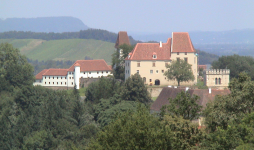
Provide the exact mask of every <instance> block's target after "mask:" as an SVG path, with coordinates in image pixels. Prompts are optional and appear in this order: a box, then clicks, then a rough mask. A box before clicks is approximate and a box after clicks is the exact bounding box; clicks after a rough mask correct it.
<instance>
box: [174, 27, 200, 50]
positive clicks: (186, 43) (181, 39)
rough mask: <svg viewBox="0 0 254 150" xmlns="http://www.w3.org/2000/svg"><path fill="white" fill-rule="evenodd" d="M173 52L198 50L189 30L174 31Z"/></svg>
mask: <svg viewBox="0 0 254 150" xmlns="http://www.w3.org/2000/svg"><path fill="white" fill-rule="evenodd" d="M172 41H173V42H172V52H173V53H174V52H189V53H190V52H196V51H195V49H194V47H193V45H192V42H191V39H190V36H189V33H188V32H173V33H172Z"/></svg>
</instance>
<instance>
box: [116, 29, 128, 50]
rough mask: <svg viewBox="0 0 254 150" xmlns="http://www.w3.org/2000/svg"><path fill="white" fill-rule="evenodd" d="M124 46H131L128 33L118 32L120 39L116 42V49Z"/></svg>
mask: <svg viewBox="0 0 254 150" xmlns="http://www.w3.org/2000/svg"><path fill="white" fill-rule="evenodd" d="M122 44H127V45H131V43H130V40H129V37H128V34H127V32H126V31H120V32H118V37H117V40H116V44H115V48H118V47H119V46H120V45H122Z"/></svg>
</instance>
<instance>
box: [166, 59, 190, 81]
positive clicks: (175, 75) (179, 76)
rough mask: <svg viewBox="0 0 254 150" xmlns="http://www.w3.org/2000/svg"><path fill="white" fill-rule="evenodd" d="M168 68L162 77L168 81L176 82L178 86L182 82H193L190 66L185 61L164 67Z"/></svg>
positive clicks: (173, 62) (174, 62)
mask: <svg viewBox="0 0 254 150" xmlns="http://www.w3.org/2000/svg"><path fill="white" fill-rule="evenodd" d="M166 67H167V68H168V70H167V71H165V73H164V75H165V76H166V77H167V78H168V80H177V83H178V86H180V82H183V81H186V82H187V81H190V80H191V81H194V79H195V77H194V75H193V72H192V70H191V65H190V64H188V63H187V62H186V61H184V60H182V59H180V60H179V61H172V62H171V64H169V65H167V66H166Z"/></svg>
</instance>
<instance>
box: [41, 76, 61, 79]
mask: <svg viewBox="0 0 254 150" xmlns="http://www.w3.org/2000/svg"><path fill="white" fill-rule="evenodd" d="M52 78H53V79H55V77H52ZM63 78H65V79H66V77H61V79H63ZM45 79H47V77H46V76H45ZM49 79H50V76H49ZM56 79H58V77H56ZM59 79H60V77H59Z"/></svg>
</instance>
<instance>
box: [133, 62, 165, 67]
mask: <svg viewBox="0 0 254 150" xmlns="http://www.w3.org/2000/svg"><path fill="white" fill-rule="evenodd" d="M167 65H168V62H165V67H166V66H167ZM137 67H140V62H138V63H137ZM152 67H156V64H155V62H153V63H152Z"/></svg>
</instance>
